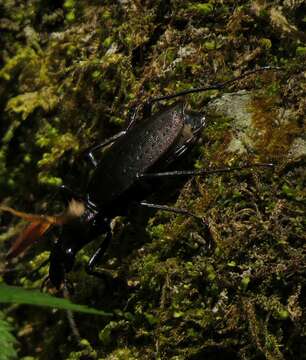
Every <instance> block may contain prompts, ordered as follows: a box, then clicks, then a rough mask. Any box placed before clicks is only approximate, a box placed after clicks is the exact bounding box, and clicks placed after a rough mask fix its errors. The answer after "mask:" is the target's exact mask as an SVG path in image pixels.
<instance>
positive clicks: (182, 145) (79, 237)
mask: <svg viewBox="0 0 306 360" xmlns="http://www.w3.org/2000/svg"><path fill="white" fill-rule="evenodd" d="M270 69H271V68H270V67H266V68H259V69H255V70H253V71H250V72H247V73H245V74H243V75H241V76H239V77H237V78H234V79H231V80H229V81H226V82H224V83H219V84H215V85H212V86H209V87H206V88H203V87H202V88H193V89H189V90H186V91H182V92H179V93H176V94H172V95H166V96H161V97H158V98H154V99H152V100H151V101H150V102H149V103H148V104H147V105H148V106H147V108H151V105H152V104H153V103H154V102H157V101H160V100H168V99H172V98H175V97H179V96H183V95H187V94H189V93H195V92H200V91H205V90H210V89H221V88H223V87H224V86H226V85H229V84H232V83H233V82H235V81H237V80H240V79H242V78H244V77H246V76H249V75H250V74H253V73H255V72H258V71H263V70H270ZM273 69H274V68H273ZM205 125H206V120H205V116H204V115H203V114H201V113H196V112H190V111H187V109H186V106H185V105H184V102H182V101H177V102H175V103H174V104H172V105H171V106H167V107H165V108H164V109H162V110H160V111H159V112H157V113H155V114H153V115H149V116H148V117H145V118H144V119H142V121H139V122H137V123H135V121H134V120H132V121H131V123H130V125H129V126H128V127H127V129H126V130H125V131H122V132H120V133H118V134H116V135H114V136H113V137H111V138H110V139H107V140H106V141H104V142H103V143H101V144H99V145H97V146H95V147H93V148H91V149H90V150H88V151H87V159H88V160H89V161H90V163H91V165H92V166H93V172H92V175H91V176H90V178H89V181H88V183H87V187H86V191H85V195H78V194H75V193H74V192H73V191H71V190H70V189H69V188H68V187H66V186H62V187H61V191H62V192H63V194H64V195H65V196H66V198H68V199H69V204H68V207H67V209H66V210H65V212H64V213H63V214H60V215H55V216H47V215H32V214H26V213H23V212H19V211H17V210H14V209H12V208H9V207H6V206H4V205H2V206H0V210H3V211H9V212H11V213H12V214H14V215H17V216H19V217H22V218H24V219H26V220H28V221H30V225H29V226H28V227H27V228H26V230H25V231H24V232H23V233H22V234H21V235H20V236H19V237H18V239H17V240H16V241H15V243H14V244H13V246H12V247H11V249H10V250H9V253H8V255H7V258H8V259H10V258H13V257H15V256H17V255H19V254H20V253H21V252H23V251H24V250H25V249H26V248H27V247H28V246H29V245H31V244H32V243H34V242H35V240H36V239H38V238H40V237H41V236H42V235H43V234H44V233H45V232H46V231H47V230H48V229H49V228H50V227H51V226H54V225H59V226H62V236H61V239H60V240H57V241H56V242H55V243H54V246H53V248H52V249H51V253H50V258H49V259H48V261H50V267H49V279H50V281H51V283H52V284H53V285H54V286H55V287H56V288H57V289H59V288H60V286H61V284H63V282H64V280H65V277H66V274H67V273H69V272H70V271H71V270H72V268H73V265H74V262H75V256H76V254H77V253H78V251H79V250H80V249H82V248H83V247H84V246H85V245H86V244H88V243H89V242H91V241H93V240H94V239H96V238H97V237H98V236H99V235H101V234H104V235H105V236H104V239H103V241H102V243H101V244H100V246H99V247H98V249H97V250H96V252H95V253H94V254H93V255H92V257H91V258H90V260H89V262H88V265H87V272H88V273H89V274H92V275H96V276H100V273H98V272H97V271H96V270H95V265H96V264H97V262H98V261H99V260H100V259H101V257H102V255H103V254H104V252H105V251H106V249H107V247H108V245H109V243H110V241H111V238H112V232H111V226H110V224H111V220H112V219H113V218H114V217H115V216H119V215H126V214H127V210H128V209H129V207H130V206H131V203H136V204H138V205H140V206H144V207H150V208H155V209H162V210H167V211H174V212H176V213H182V214H186V215H190V216H195V215H193V214H191V213H190V212H188V211H187V210H184V209H177V208H172V207H168V206H164V205H157V204H150V203H148V202H146V201H144V200H143V199H145V198H146V197H147V196H148V195H149V194H151V193H152V192H153V191H154V181H155V180H156V178H160V177H177V176H194V175H203V174H208V173H217V172H227V171H232V170H235V169H242V168H245V167H252V166H265V167H270V166H272V164H252V165H246V166H243V167H236V168H223V169H215V170H208V171H207V170H199V171H166V170H168V169H169V166H170V164H172V163H173V162H174V161H176V160H178V159H179V158H180V157H181V156H182V155H183V154H185V153H186V152H188V150H189V149H190V148H191V147H192V146H193V144H194V143H195V142H196V141H197V139H198V138H199V136H200V133H201V130H202V129H203V128H204V127H205ZM101 149H104V151H103V153H102V156H101V158H100V159H99V160H97V158H96V155H95V154H96V152H97V151H98V150H101Z"/></svg>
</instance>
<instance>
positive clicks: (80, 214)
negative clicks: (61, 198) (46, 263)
mask: <svg viewBox="0 0 306 360" xmlns="http://www.w3.org/2000/svg"><path fill="white" fill-rule="evenodd" d="M67 214H68V220H67V221H66V222H65V223H64V224H63V225H62V231H61V236H60V239H58V240H57V241H56V242H55V243H54V247H53V248H52V250H51V254H50V268H49V278H50V281H51V283H52V284H53V285H54V286H55V287H56V288H59V287H60V286H61V284H62V283H63V282H64V280H65V276H66V274H67V273H69V272H70V271H71V270H72V267H73V265H74V261H75V256H76V254H77V253H78V251H79V250H80V249H81V248H83V247H84V246H85V245H86V244H88V243H89V242H91V241H92V240H94V239H95V238H96V237H97V236H98V235H100V234H102V233H104V232H105V231H106V230H107V226H109V222H108V221H107V219H104V218H103V216H102V215H101V213H100V212H98V211H97V210H95V209H93V208H92V207H89V206H87V205H86V204H84V203H80V202H76V201H72V202H71V203H70V204H69V207H68V210H67Z"/></svg>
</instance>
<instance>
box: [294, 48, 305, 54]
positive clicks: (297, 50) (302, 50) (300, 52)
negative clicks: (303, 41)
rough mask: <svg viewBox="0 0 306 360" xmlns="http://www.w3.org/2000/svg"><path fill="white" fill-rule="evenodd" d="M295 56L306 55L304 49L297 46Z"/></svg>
mask: <svg viewBox="0 0 306 360" xmlns="http://www.w3.org/2000/svg"><path fill="white" fill-rule="evenodd" d="M295 53H296V55H297V56H305V55H306V47H305V46H304V47H303V46H298V47H297V48H296V50H295Z"/></svg>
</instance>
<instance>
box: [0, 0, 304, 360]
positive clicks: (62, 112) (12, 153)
mask: <svg viewBox="0 0 306 360" xmlns="http://www.w3.org/2000/svg"><path fill="white" fill-rule="evenodd" d="M303 14H304V15H303ZM305 23H306V21H305V4H304V2H303V1H274V2H270V3H266V2H264V1H259V0H258V1H245V0H244V1H238V2H237V1H236V2H234V1H230V0H224V1H213V0H211V1H207V2H205V3H203V2H197V1H177V0H174V1H169V0H166V1H161V0H160V1H136V0H135V1H118V2H114V1H102V2H100V1H94V0H92V1H85V0H80V1H77V0H66V1H65V2H64V3H62V2H60V1H49V0H28V1H17V0H7V1H2V2H0V30H1V37H0V49H1V51H0V66H1V67H0V111H1V124H0V135H1V139H2V140H1V147H0V196H1V200H2V201H6V202H7V203H9V204H10V205H12V206H14V207H16V208H19V209H22V210H24V211H31V212H34V211H35V212H48V213H54V212H58V211H59V209H60V207H59V202H58V201H53V200H52V196H53V194H54V193H55V190H54V188H52V186H54V185H59V184H62V183H65V184H69V185H70V186H71V187H72V188H75V189H78V190H79V189H81V188H82V186H83V185H84V184H83V182H80V179H82V178H84V182H85V175H86V174H87V173H88V169H89V168H88V167H87V166H86V164H85V162H84V161H83V159H82V157H81V156H80V154H81V153H82V151H83V150H85V149H86V148H87V147H88V146H90V145H92V144H96V143H98V142H99V141H101V139H105V138H107V137H108V136H110V135H112V134H114V133H116V132H118V131H120V130H121V129H122V128H124V127H125V126H126V119H127V118H128V114H129V112H130V109H132V108H133V107H134V106H137V105H138V104H139V103H142V102H144V101H145V100H147V99H149V98H150V97H154V96H158V95H161V94H168V93H172V92H176V91H179V90H181V89H186V88H189V87H196V86H204V85H208V84H211V83H215V82H221V81H225V80H228V79H230V78H232V77H233V76H235V75H239V74H241V73H244V72H246V71H248V70H251V69H253V68H254V67H256V66H266V65H270V66H281V67H282V69H283V70H281V71H274V72H266V73H261V74H257V75H253V76H250V77H248V78H245V79H244V80H243V81H240V82H238V83H236V84H235V85H233V86H231V88H230V92H231V93H233V92H235V91H238V90H241V89H246V90H248V91H251V94H252V96H251V102H249V109H248V112H249V114H251V125H252V129H253V130H252V131H251V132H250V133H248V138H250V139H251V140H252V141H251V148H250V146H249V145H247V144H244V145H245V146H244V149H246V150H247V151H242V152H241V151H237V152H233V151H229V144H232V141H233V139H234V138H236V136H237V133H239V132H241V131H242V130H241V129H240V128H239V129H238V130H237V128H236V126H235V124H234V123H233V118H232V116H231V114H230V113H224V112H222V111H220V109H219V111H218V108H214V109H213V111H212V110H208V109H209V107H207V104H208V102H209V100H212V99H214V98H215V97H216V96H218V95H220V92H215V91H214V92H206V93H201V94H197V95H191V96H189V97H188V98H187V99H186V101H187V102H188V103H189V105H190V107H192V108H193V109H194V110H198V111H202V112H204V111H205V110H206V111H207V117H208V125H207V128H206V129H205V130H204V131H203V134H202V141H201V143H200V144H198V145H197V147H196V148H195V149H194V151H193V152H192V153H191V154H190V156H189V159H188V161H187V163H186V164H187V165H188V166H189V168H192V167H193V166H196V167H197V168H199V167H201V168H202V167H203V168H208V167H218V166H222V165H237V164H241V163H244V162H246V161H247V162H252V161H265V162H271V161H272V162H274V163H275V164H276V168H275V170H274V171H271V170H263V169H262V170H243V171H241V172H235V173H231V174H226V175H223V176H217V175H214V176H210V177H206V178H195V179H190V180H187V181H186V182H185V183H183V184H179V185H178V188H177V191H176V193H177V194H178V198H177V200H174V198H173V196H169V195H168V196H166V192H165V191H163V189H161V192H160V193H159V194H156V195H155V196H154V200H155V202H160V203H168V204H170V203H171V204H173V205H175V206H177V207H184V208H187V209H188V210H190V211H192V212H194V213H196V214H198V215H199V216H201V217H203V218H205V219H206V221H207V222H208V224H209V226H208V228H206V227H204V226H203V225H202V224H201V223H199V222H198V221H196V220H195V219H192V218H186V217H184V216H180V215H174V214H168V213H162V212H157V213H152V212H149V211H148V212H145V213H143V211H137V210H136V211H134V213H133V214H132V215H133V216H131V217H130V218H128V219H116V221H115V225H114V241H113V243H112V245H111V247H110V249H109V251H108V254H107V256H106V260H105V266H104V267H106V268H107V269H109V274H110V275H109V277H108V281H106V282H104V281H101V280H97V279H94V278H91V277H89V276H88V275H86V274H85V272H84V264H85V262H86V260H87V259H88V257H89V256H90V254H91V253H92V252H93V250H94V249H95V247H96V246H97V243H95V244H91V245H90V246H88V247H87V248H86V249H84V250H83V251H82V252H81V254H80V256H79V257H78V261H77V263H76V266H75V271H73V273H71V275H70V281H71V282H72V283H73V284H74V286H75V293H74V294H73V295H72V297H73V300H74V301H75V302H77V303H86V304H88V305H90V306H96V307H98V308H101V309H103V310H105V311H113V312H114V313H115V315H114V317H113V319H112V320H111V321H110V322H109V320H105V319H102V320H101V319H100V318H94V317H93V316H88V315H75V320H76V323H77V325H78V327H79V331H80V334H81V336H82V338H84V340H83V341H82V343H81V344H75V342H74V340H73V338H72V333H71V329H70V327H69V325H68V321H67V318H66V315H65V313H64V312H62V311H53V312H50V311H46V310H43V309H42V310H40V309H39V310H37V308H36V309H32V308H25V307H18V308H17V309H15V308H14V309H7V310H6V311H7V314H9V316H11V317H12V318H13V320H12V321H13V323H14V325H15V331H16V334H17V337H18V340H19V356H20V358H24V359H54V358H61V359H109V360H110V359H172V360H181V359H204V358H205V359H211V360H212V359H250V360H251V359H252V360H253V359H254V360H255V359H256V360H260V359H306V355H305V354H306V353H305V336H306V330H305V329H306V327H305V316H306V315H305V311H306V303H305V291H306V277H305V268H306V253H305V153H306V151H305V143H306V139H305V123H304V121H305V108H306V101H305V87H306V80H305V78H306V73H305V48H306V37H305ZM224 91H226V90H224ZM254 91H255V92H254ZM233 112H234V111H233ZM235 112H236V110H235ZM140 113H141V112H140ZM248 116H250V115H248ZM140 118H141V114H140V116H139V121H141V119H140ZM237 138H239V137H237ZM243 139H245V138H243ZM240 143H241V141H240ZM231 149H233V148H231ZM186 164H184V165H186ZM182 166H183V164H182ZM173 195H174V194H173ZM1 227H2V229H3V233H2V235H1V240H2V243H1V247H2V249H3V253H4V252H5V249H7V247H8V242H9V239H11V240H12V235H13V234H14V233H17V232H18V231H19V228H20V226H19V224H18V223H17V221H16V220H15V219H11V217H9V216H8V215H1ZM48 237H49V238H50V239H51V237H52V235H51V234H49V235H48V236H47V238H48ZM11 240H10V241H11ZM46 249H48V245H46V244H44V243H43V244H40V245H38V246H37V247H35V248H33V249H32V250H31V252H30V254H28V255H27V257H25V258H24V259H23V260H21V261H20V262H19V263H18V265H16V266H17V268H18V269H17V270H18V271H16V272H14V273H12V274H10V275H7V276H6V281H9V282H11V283H14V284H18V285H23V286H27V287H39V286H40V284H41V281H42V278H43V276H44V275H45V274H46V273H47V270H48V269H47V267H45V268H43V269H42V270H41V272H40V276H37V275H36V277H34V278H33V277H29V276H28V275H27V274H29V272H30V270H32V269H33V268H35V267H36V266H37V264H39V263H40V262H42V261H43V259H44V258H46V257H47V256H48V255H47V253H42V254H39V253H40V252H41V251H42V250H46Z"/></svg>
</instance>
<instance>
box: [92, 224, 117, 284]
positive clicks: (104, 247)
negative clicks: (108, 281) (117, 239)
mask: <svg viewBox="0 0 306 360" xmlns="http://www.w3.org/2000/svg"><path fill="white" fill-rule="evenodd" d="M111 239H112V233H111V231H110V230H109V231H108V232H107V233H106V236H105V238H104V239H103V241H102V243H101V245H100V246H99V247H98V249H97V250H96V252H95V253H94V254H93V255H92V257H91V258H90V260H89V261H88V264H87V266H86V272H87V273H88V274H89V275H94V276H96V277H99V278H105V273H102V272H101V271H96V270H95V266H96V264H97V263H98V262H99V260H100V259H101V258H102V256H103V255H104V253H105V251H106V250H107V248H108V246H109V244H110V242H111Z"/></svg>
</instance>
